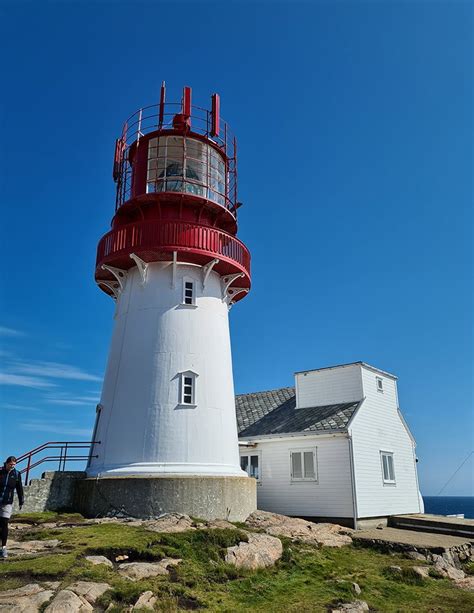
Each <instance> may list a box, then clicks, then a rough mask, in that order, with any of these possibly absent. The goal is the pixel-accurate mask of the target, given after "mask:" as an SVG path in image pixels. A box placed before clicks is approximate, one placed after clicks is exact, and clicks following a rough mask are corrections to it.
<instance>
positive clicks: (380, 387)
mask: <svg viewBox="0 0 474 613" xmlns="http://www.w3.org/2000/svg"><path fill="white" fill-rule="evenodd" d="M375 380H376V382H377V391H378V392H382V393H383V379H382V378H381V377H375Z"/></svg>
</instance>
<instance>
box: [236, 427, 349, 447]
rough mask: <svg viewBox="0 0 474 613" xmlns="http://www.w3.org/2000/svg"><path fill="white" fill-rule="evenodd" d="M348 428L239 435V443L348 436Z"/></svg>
mask: <svg viewBox="0 0 474 613" xmlns="http://www.w3.org/2000/svg"><path fill="white" fill-rule="evenodd" d="M347 436H348V434H347V428H344V429H340V430H331V431H329V432H315V431H314V430H313V431H303V432H282V433H281V434H259V435H257V436H244V437H240V436H239V444H240V443H243V442H247V443H260V442H264V441H269V440H274V439H279V440H285V439H294V438H308V437H317V438H347Z"/></svg>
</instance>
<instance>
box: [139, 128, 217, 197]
mask: <svg viewBox="0 0 474 613" xmlns="http://www.w3.org/2000/svg"><path fill="white" fill-rule="evenodd" d="M146 191H147V193H156V192H182V193H187V194H194V195H195V196H201V197H203V198H208V199H209V200H212V201H214V202H217V203H218V204H220V205H222V206H226V168H225V163H224V160H223V158H222V156H221V155H220V154H219V153H218V152H217V151H216V150H215V149H214V147H211V146H210V145H208V144H207V143H204V142H202V141H200V140H197V139H194V138H187V137H183V136H161V137H156V138H152V139H150V140H149V141H148V168H147V184H146Z"/></svg>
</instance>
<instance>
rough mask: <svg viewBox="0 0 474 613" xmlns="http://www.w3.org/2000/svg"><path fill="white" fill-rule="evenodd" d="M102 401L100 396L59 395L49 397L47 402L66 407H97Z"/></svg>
mask: <svg viewBox="0 0 474 613" xmlns="http://www.w3.org/2000/svg"><path fill="white" fill-rule="evenodd" d="M99 400H100V395H99V394H97V395H94V396H67V395H65V394H58V395H56V394H55V395H54V396H51V395H49V396H48V397H47V398H46V401H47V402H49V403H50V404H60V405H64V406H71V407H73V406H85V405H89V406H91V405H94V406H95V405H96V404H97V403H98V402H99Z"/></svg>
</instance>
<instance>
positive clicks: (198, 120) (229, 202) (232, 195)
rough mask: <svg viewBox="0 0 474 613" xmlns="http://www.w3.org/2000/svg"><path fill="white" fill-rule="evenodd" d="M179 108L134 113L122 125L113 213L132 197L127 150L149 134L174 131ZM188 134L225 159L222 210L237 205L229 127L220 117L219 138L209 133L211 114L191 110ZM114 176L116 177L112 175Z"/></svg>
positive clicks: (149, 108)
mask: <svg viewBox="0 0 474 613" xmlns="http://www.w3.org/2000/svg"><path fill="white" fill-rule="evenodd" d="M181 109H182V105H181V104H180V103H176V102H164V103H163V105H160V104H151V105H149V106H145V107H142V108H141V109H139V110H138V111H136V112H135V113H133V114H132V115H131V116H130V117H129V118H128V119H127V121H126V122H125V123H124V125H123V128H122V133H121V136H120V138H119V139H117V143H116V153H117V144H118V143H120V147H119V150H120V154H119V156H118V158H117V157H116V159H115V162H114V169H115V166H116V169H115V170H114V179H115V180H116V181H117V193H116V209H118V208H120V206H122V205H123V204H124V203H125V202H127V201H128V200H129V199H130V198H131V197H132V176H133V167H132V165H131V164H130V162H129V155H130V148H131V147H132V145H134V144H135V143H136V144H137V145H138V143H139V142H140V139H141V138H142V137H143V136H146V135H147V134H150V133H151V132H157V131H158V132H162V131H163V132H165V133H166V131H167V130H173V118H174V117H175V116H176V115H177V114H179V112H180V110H181ZM190 110H191V114H190V115H189V116H187V119H188V120H189V121H190V126H191V128H190V130H191V131H190V133H189V136H190V137H191V138H192V134H198V135H201V136H204V137H205V138H206V139H207V140H208V141H209V142H211V143H213V144H214V145H215V146H216V147H217V148H218V149H220V151H222V152H223V154H224V155H225V156H226V158H227V173H228V176H227V186H226V193H225V195H224V201H225V203H224V205H223V206H225V208H228V209H231V208H232V207H234V206H235V205H236V203H237V141H236V138H235V136H234V135H233V134H232V133H231V131H230V129H229V126H228V124H227V123H226V122H225V121H224V120H223V119H222V118H220V117H219V124H220V130H219V134H213V133H212V121H211V117H212V111H209V110H207V109H204V108H202V107H199V106H194V105H193V106H191V109H190ZM115 173H116V174H115Z"/></svg>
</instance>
